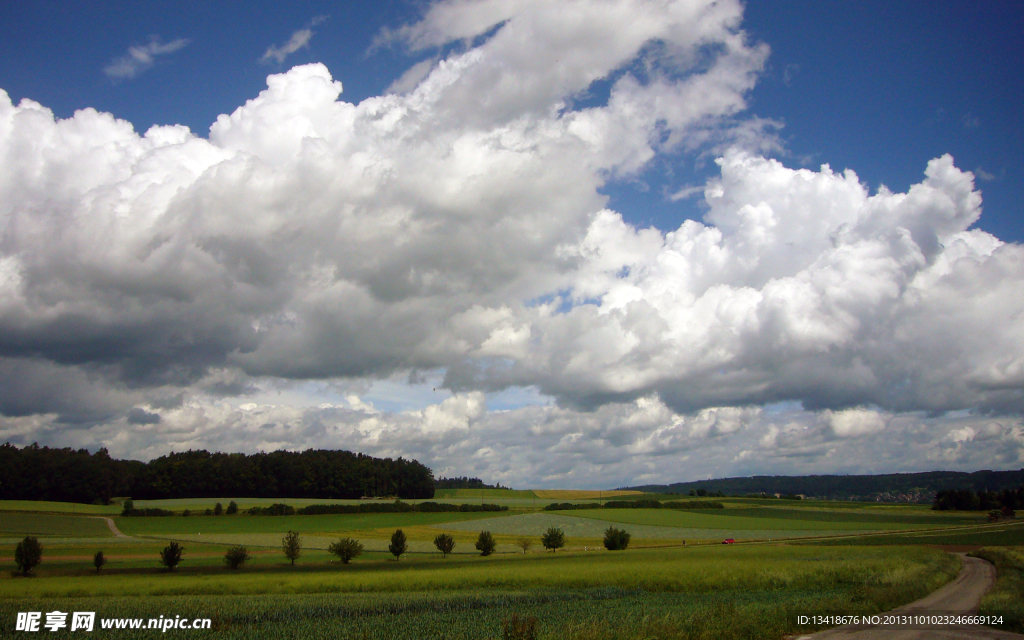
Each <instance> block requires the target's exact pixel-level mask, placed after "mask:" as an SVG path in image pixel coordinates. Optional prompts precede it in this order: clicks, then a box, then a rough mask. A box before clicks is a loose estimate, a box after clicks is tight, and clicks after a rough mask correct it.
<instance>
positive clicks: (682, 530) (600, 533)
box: [435, 509, 882, 546]
mask: <svg viewBox="0 0 1024 640" xmlns="http://www.w3.org/2000/svg"><path fill="white" fill-rule="evenodd" d="M571 513H572V514H573V515H571V516H570V515H562V514H560V513H551V512H542V513H525V514H521V515H513V516H506V517H504V518H491V519H486V520H477V521H474V522H453V523H448V524H444V525H435V528H439V529H440V528H443V529H448V530H461V531H480V530H482V529H487V530H488V531H490V532H491V533H496V534H499V533H500V534H504V535H509V536H536V537H539V536H540V535H541V534H542V533H544V531H546V530H547V528H548V527H558V528H560V529H562V530H563V531H564V532H565V535H566V536H567V538H568V544H569V545H570V546H572V545H573V544H574V542H573V541H574V539H582V541H581V542H580V544H584V543H587V544H590V545H594V544H598V545H599V544H600V540H601V539H602V538H603V537H604V532H605V530H606V529H607V528H608V527H610V526H615V527H619V528H625V529H626V530H627V531H629V533H630V535H632V536H633V539H634V540H637V541H641V540H676V541H680V542H681V541H683V540H694V541H709V540H714V541H719V540H722V539H723V538H735V539H737V540H768V539H771V540H780V539H782V538H800V537H811V536H821V535H823V534H829V535H849V534H854V533H858V532H863V531H864V530H869V531H876V530H878V529H881V528H882V527H879V526H878V525H875V526H872V527H870V528H868V527H866V526H865V527H860V528H839V527H834V526H818V525H820V524H821V523H816V522H813V521H811V522H803V524H805V525H806V526H808V527H809V528H807V529H797V528H794V527H793V525H794V523H800V522H801V521H793V520H769V519H765V520H763V521H761V520H746V519H744V520H742V521H741V522H740V524H741V525H742V526H741V527H736V528H728V527H729V523H730V522H731V521H732V520H739V519H728V520H723V521H715V520H708V519H701V518H694V519H691V520H687V519H685V518H676V517H674V516H691V515H695V516H700V515H702V514H691V513H676V512H668V513H666V512H663V511H661V510H657V511H648V510H644V509H621V510H620V509H607V510H605V509H601V510H594V511H589V510H584V511H572V512H571ZM618 514H623V515H622V516H621V517H620V516H619V515H618ZM637 520H641V521H644V520H646V521H648V522H652V523H663V524H632V523H631V521H632V522H635V521H637ZM665 523H672V525H669V524H665ZM780 524H781V525H782V526H780V527H779V528H755V527H772V526H777V525H780ZM826 524H827V523H826ZM673 525H674V526H673ZM687 525H689V526H687Z"/></svg>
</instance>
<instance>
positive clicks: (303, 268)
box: [0, 0, 1024, 485]
mask: <svg viewBox="0 0 1024 640" xmlns="http://www.w3.org/2000/svg"><path fill="white" fill-rule="evenodd" d="M741 9H742V7H741V5H740V3H738V2H735V1H725V2H721V1H720V2H710V1H708V2H703V1H697V0H694V1H689V2H683V1H674V2H670V1H665V2H633V1H630V0H621V1H619V2H615V3H605V2H600V3H598V2H584V1H579V2H574V3H573V9H572V10H571V11H570V10H566V8H565V7H564V6H563V5H557V6H556V5H552V4H551V3H543V2H539V3H529V2H527V3H505V2H483V3H464V2H454V1H453V2H442V3H438V4H436V5H434V6H432V7H431V8H430V9H429V10H428V11H427V13H426V14H425V17H424V19H423V20H422V21H420V22H417V23H416V24H412V25H409V26H407V27H405V28H402V29H399V30H396V31H394V32H392V33H391V35H390V36H389V37H391V38H392V39H394V40H396V41H401V42H404V43H406V44H407V45H408V46H409V47H411V48H415V49H421V50H428V49H430V50H436V51H437V57H436V61H435V58H430V60H429V62H428V63H420V64H419V65H418V66H416V67H413V68H412V69H410V71H409V72H408V73H406V74H405V75H404V76H402V78H400V79H399V81H398V82H397V83H396V85H394V87H393V91H392V92H390V93H387V94H386V95H382V96H377V97H372V98H369V99H366V100H364V101H362V102H360V103H358V104H352V103H348V102H345V101H344V100H343V99H341V95H342V83H341V82H340V81H337V80H335V79H334V77H333V76H332V75H331V73H330V72H329V71H328V69H327V68H326V67H324V66H323V65H320V64H312V65H305V66H298V67H295V68H293V69H291V70H289V71H287V72H285V73H281V74H275V75H271V76H270V77H269V78H268V79H267V89H266V90H264V91H262V92H261V93H260V94H259V95H258V96H255V97H254V98H252V99H251V100H249V101H248V102H246V104H244V105H242V106H240V107H238V108H237V109H236V110H234V111H233V112H232V113H230V114H224V115H221V116H220V117H218V119H217V121H216V122H215V123H214V124H213V125H212V127H211V128H210V133H209V137H208V138H202V137H197V136H196V135H194V134H193V133H192V132H191V131H189V130H188V129H187V128H185V127H182V126H177V125H170V126H157V127H153V128H151V129H150V130H148V131H146V132H145V133H144V134H142V135H139V134H138V133H136V132H135V131H134V130H133V128H132V126H131V125H130V124H129V123H127V122H124V121H122V120H118V119H116V118H115V117H114V116H113V115H110V114H105V113H99V112H97V111H95V110H92V109H83V110H81V111H78V112H76V113H75V115H74V116H73V117H71V118H68V119H65V120H59V119H55V118H54V117H53V114H52V113H51V112H50V111H49V110H47V109H46V108H45V107H43V106H42V105H39V104H37V103H34V102H32V101H29V100H24V101H22V102H21V103H20V104H18V105H14V104H12V102H11V101H10V98H9V97H8V96H7V94H6V93H0V167H2V169H3V170H2V171H0V375H5V376H7V378H8V379H10V380H12V381H16V385H15V387H13V388H14V389H16V390H13V391H12V390H8V389H3V390H2V391H0V409H2V412H3V414H4V415H5V416H8V420H9V421H8V423H6V424H7V425H8V426H4V427H0V429H8V431H6V433H10V434H14V435H16V436H17V437H19V438H21V437H23V436H24V434H25V433H26V429H30V427H29V426H26V425H30V424H32V425H36V426H34V427H31V428H37V429H39V430H40V431H39V432H40V433H51V434H56V433H65V435H64V436H60V437H63V438H65V439H66V440H67V441H68V442H103V443H105V444H107V446H110V448H111V450H112V451H114V450H118V451H123V452H125V454H127V455H139V456H146V455H154V454H158V453H159V452H162V451H164V450H166V448H167V445H166V444H164V443H168V442H173V443H176V446H178V447H179V448H181V447H186V446H206V447H212V448H238V447H242V448H246V449H251V448H252V447H254V446H258V447H261V448H265V449H271V448H280V447H287V448H301V447H305V446H332V447H336V446H348V447H352V448H358V449H360V450H364V451H367V452H372V453H376V454H381V455H414V456H419V457H422V459H424V460H425V461H428V462H431V463H432V464H437V465H440V468H441V469H442V470H445V469H450V470H452V471H451V472H452V473H455V472H456V469H457V465H459V464H462V465H465V466H463V467H461V469H462V470H461V471H458V473H459V474H460V475H462V474H473V473H474V471H477V470H485V469H486V470H489V472H488V473H489V476H490V477H492V478H495V479H501V480H502V481H504V479H505V478H511V477H518V476H515V474H517V473H524V471H523V470H524V469H526V470H531V472H535V473H537V474H539V476H538V477H541V476H543V477H544V478H547V479H548V480H546V481H545V482H551V483H556V482H561V481H564V482H572V483H575V484H576V485H580V484H584V483H585V482H589V481H591V480H592V479H594V478H599V477H600V476H601V474H600V472H599V468H600V467H601V465H611V466H612V467H614V468H616V469H620V470H621V477H622V478H623V480H624V481H625V480H626V475H627V473H634V474H636V476H637V477H643V478H654V477H663V476H664V473H667V472H665V471H664V468H665V467H664V465H661V464H660V463H659V462H658V461H659V460H666V459H673V460H676V461H677V462H680V463H681V461H683V460H686V459H688V458H690V459H692V458H693V456H691V452H692V451H702V452H704V453H702V454H701V456H703V457H704V458H706V460H707V461H715V465H719V466H717V467H716V466H714V465H711V463H710V462H707V464H704V466H702V467H699V468H701V469H708V473H711V472H712V470H713V469H726V468H736V469H739V468H753V467H752V466H751V465H753V464H755V463H757V461H758V460H797V459H807V460H811V461H819V462H808V463H806V468H813V465H814V464H824V463H821V462H820V461H821V460H825V459H826V458H828V457H829V456H838V455H841V454H842V452H843V451H844V447H852V446H855V444H856V443H863V442H865V441H870V442H879V441H881V440H882V439H883V438H891V437H904V438H912V437H918V436H917V435H914V434H915V433H916V432H914V430H913V429H912V428H911V427H910V426H908V425H906V424H904V423H903V422H901V420H902V419H903V417H907V416H910V417H908V418H907V420H910V421H911V422H913V421H917V422H916V424H925V425H933V426H932V427H929V428H931V429H933V431H934V429H938V428H939V427H935V426H934V425H936V424H940V423H937V422H928V420H932V418H926V417H922V416H929V415H931V416H940V415H942V414H944V413H945V412H958V411H961V412H962V411H974V412H978V413H987V414H989V415H991V416H1000V415H1009V416H1019V415H1020V413H1021V411H1022V410H1024V393H1022V391H1024V374H1022V372H1024V360H1022V359H1021V358H1020V357H1018V356H1016V355H1015V354H1020V353H1024V349H1022V347H1024V329H1022V326H1021V324H1020V322H1019V318H1020V317H1021V314H1022V313H1024V290H1022V289H1024V250H1022V248H1021V247H1020V246H1019V245H1014V244H1007V243H1003V242H1001V241H999V240H998V239H997V238H995V237H993V236H991V235H989V234H986V233H984V232H982V231H978V230H975V229H971V226H972V224H973V223H974V222H975V221H976V220H977V219H978V217H979V216H980V215H981V196H980V194H979V192H978V191H977V190H976V189H975V185H974V176H973V175H972V174H971V173H970V172H966V171H962V170H960V169H958V168H957V167H956V165H955V163H954V161H953V159H952V158H951V157H949V156H942V157H939V158H935V159H933V160H931V161H930V162H927V165H926V166H924V169H925V171H924V177H923V179H922V181H921V182H920V183H918V184H915V185H913V186H911V187H910V188H909V190H908V191H907V192H906V193H892V192H890V191H888V190H885V189H881V190H879V191H878V192H876V193H871V192H870V191H869V190H868V189H867V188H866V187H865V186H864V185H863V184H862V183H861V182H860V181H859V179H858V178H857V176H856V174H855V173H854V172H853V171H850V170H845V171H841V172H840V171H835V170H833V169H832V168H830V167H829V166H827V165H825V166H822V167H821V168H820V170H818V171H812V170H806V169H800V170H796V169H791V168H788V167H786V166H784V165H783V164H782V163H780V162H779V161H776V160H773V159H770V158H768V157H765V155H764V154H765V153H768V152H770V151H771V150H772V149H774V148H777V145H778V142H777V139H776V138H775V136H774V132H775V131H776V130H777V129H778V127H779V126H780V125H779V124H778V123H775V122H772V121H766V120H758V119H756V118H752V117H745V116H744V115H743V111H744V109H745V108H746V96H747V93H748V92H749V90H750V89H751V87H752V86H753V85H754V83H755V82H756V80H757V78H758V75H759V74H760V73H761V71H762V69H763V66H764V62H765V60H766V57H767V55H768V50H767V47H766V46H764V45H761V44H758V43H754V42H752V41H750V39H749V38H748V37H747V36H746V35H745V34H744V33H743V31H742V30H741V29H740V22H741V18H742V12H741ZM570 17H571V19H570ZM300 33H301V32H296V34H295V36H293V38H292V40H291V41H290V42H289V43H288V44H287V45H284V46H283V47H280V48H275V47H271V49H269V50H268V52H267V56H270V58H272V59H277V55H278V54H280V55H281V57H280V60H279V61H283V60H284V59H285V57H286V56H287V55H288V53H290V52H294V51H296V50H298V49H299V48H301V47H302V46H304V45H305V44H306V43H308V41H309V37H311V36H312V32H311V31H310V32H309V34H308V35H306V36H301V37H298V39H296V37H297V36H300ZM303 38H305V39H303ZM176 42H177V41H176ZM456 42H466V43H469V44H467V45H466V46H464V47H452V48H450V50H449V49H446V48H445V47H447V45H450V44H451V43H456ZM293 45H294V46H293ZM162 46H165V47H166V46H169V45H162ZM182 46H184V45H182ZM179 48H180V47H179ZM289 49H290V51H287V50H289ZM272 51H273V52H276V53H272ZM444 51H449V52H448V53H444ZM149 55H150V60H151V58H152V55H158V52H152V53H151V54H149ZM267 56H264V57H265V58H266V57H267ZM552 61H554V63H552ZM598 81H602V82H606V83H607V84H608V85H609V91H608V98H607V99H606V100H604V101H603V102H602V103H600V104H591V103H590V102H588V103H587V104H588V106H586V107H580V108H576V107H574V106H573V105H574V100H575V99H576V98H577V97H579V96H581V95H585V94H586V93H587V92H588V90H589V89H590V88H591V87H592V85H593V84H594V83H595V82H598ZM679 153H690V154H694V155H696V156H701V155H704V154H708V153H712V154H716V155H717V157H718V160H717V162H718V165H719V168H720V175H719V176H717V177H715V178H714V179H712V180H710V181H709V182H708V183H707V184H705V185H703V186H702V187H700V188H699V189H698V190H696V191H694V190H684V191H681V192H680V194H679V195H680V197H686V196H687V195H691V194H696V193H701V194H702V195H703V201H704V204H705V205H706V215H705V216H704V219H703V221H696V220H688V221H686V222H684V223H683V224H682V225H681V226H680V227H679V228H677V229H670V230H659V229H654V228H646V229H644V228H638V227H635V226H632V225H630V224H628V223H627V222H626V221H625V220H624V219H623V217H622V215H621V214H620V213H619V212H616V211H612V210H610V209H608V208H607V198H606V197H605V196H603V195H601V194H600V192H599V189H600V188H601V187H602V186H605V185H606V184H608V183H609V181H612V180H617V179H629V178H630V177H635V176H637V175H639V174H640V173H642V172H643V171H644V170H645V168H647V167H649V166H650V165H651V163H652V162H653V161H654V160H655V159H657V158H658V157H661V156H663V155H665V154H679ZM922 164H924V159H923V160H922ZM424 371H432V372H440V373H439V375H441V376H443V377H444V382H443V384H441V385H440V386H441V388H442V389H443V390H448V391H451V392H453V393H454V395H453V396H452V397H451V398H449V399H447V400H443V401H441V402H439V403H438V402H433V401H431V402H426V403H423V405H422V406H421V407H419V408H417V409H415V410H410V411H411V412H409V411H406V412H403V411H396V410H391V411H385V410H379V409H377V408H375V406H374V403H373V401H372V399H367V398H366V397H365V394H364V393H363V391H362V390H360V389H359V388H356V387H359V386H360V385H362V386H365V385H366V384H367V381H372V380H375V379H382V378H387V377H389V376H408V378H409V379H410V380H413V379H415V378H416V377H417V376H418V375H420V374H421V372H424ZM5 372H6V373H5ZM47 376H61V379H64V380H67V381H68V388H70V389H74V390H76V391H75V392H74V393H65V392H64V391H61V392H57V391H54V388H55V387H54V385H53V384H52V383H50V382H49V380H48V379H47ZM320 379H325V380H331V381H340V382H339V383H338V384H340V385H341V386H345V385H354V386H352V388H347V389H343V390H342V391H341V392H339V393H340V395H339V396H338V402H337V403H328V404H330V405H331V406H320V405H321V404H323V403H315V404H310V405H308V406H300V405H297V404H291V405H287V406H285V405H277V404H275V403H271V402H267V401H265V400H259V401H256V400H253V399H252V398H253V397H255V396H258V395H259V394H261V393H264V392H265V391H266V389H267V388H268V385H273V384H277V382H280V381H287V380H320ZM275 381H277V382H275ZM509 388H530V389H536V390H537V393H538V394H540V395H541V396H542V397H546V398H553V399H554V400H555V401H556V403H555V404H554V405H545V406H531V407H519V408H514V409H513V410H507V411H495V410H488V409H487V407H486V399H487V394H489V393H494V392H499V391H501V390H504V389H509ZM243 396H244V397H248V398H250V400H251V401H249V402H247V403H246V405H244V406H245V407H248V408H245V409H243V408H242V406H238V407H236V406H235V405H233V404H231V402H230V401H229V400H231V399H233V398H236V397H243ZM787 403H789V404H795V405H799V406H802V407H803V408H805V409H806V411H803V410H802V412H797V413H795V414H793V415H792V416H789V417H788V418H787V419H785V420H782V419H779V418H778V416H774V415H772V414H771V413H770V412H769V411H768V410H767V409H765V407H770V406H776V405H780V404H781V405H785V406H788V404H787ZM922 412H924V413H922ZM153 416H156V417H153ZM157 418H159V419H157ZM31 420H36V422H31ZM70 424H74V425H79V427H75V428H76V429H78V430H77V431H72V430H71V427H66V426H64V427H62V426H61V425H70ZM941 424H942V425H945V424H946V423H941ZM1007 424H1010V425H1016V426H1006V425H1004V426H1003V427H1001V429H1003V430H1002V431H999V433H1000V434H1001V435H999V436H998V438H1001V439H1002V440H1000V441H1001V442H1002V441H1005V442H1016V440H1014V438H1015V437H1017V436H1015V435H1013V434H1018V435H1019V429H1020V428H1019V422H1013V421H1010V422H1009V423H1007ZM40 425H42V426H40ZM46 425H49V426H46ZM81 425H85V426H81ZM973 425H974V423H973V422H971V423H970V424H963V425H959V426H958V427H957V428H960V427H961V426H962V427H963V428H967V427H970V428H972V429H974V428H975V426H973ZM83 429H84V431H83ZM1014 429H1016V430H1017V431H1014ZM62 430H63V431H62ZM933 436H934V437H933ZM12 437H14V436H12ZM52 437H53V438H55V439H59V438H58V437H57V436H52ZM920 437H921V438H925V436H920ZM942 437H943V436H942V435H939V436H936V435H935V434H934V433H933V432H929V435H928V436H927V438H926V439H927V441H928V442H929V443H931V444H930V445H929V446H931V447H932V448H931V449H928V450H929V451H933V452H938V453H935V455H936V457H935V458H934V459H935V460H948V459H949V457H948V456H954V459H955V460H958V461H962V460H966V459H968V458H965V457H964V456H968V455H973V454H970V452H971V451H973V449H971V443H973V442H974V440H970V441H968V440H961V441H955V440H954V441H943V440H942ZM517 443H518V444H517ZM848 443H849V444H848ZM936 443H938V444H936ZM943 443H944V444H943ZM965 443H967V444H965ZM115 445H116V446H115ZM1015 446H1016V445H1015ZM943 447H944V448H943ZM957 447H959V449H958V448H957ZM1012 451H1014V452H1018V453H1010V454H1007V455H1009V456H1010V457H1009V458H1007V460H1012V459H1016V458H1013V456H1018V457H1019V447H1018V448H1016V449H1012ZM133 452H134V453H133ZM830 452H831V453H830ZM950 452H951V453H950ZM944 456H945V457H944ZM957 456H959V457H957ZM627 459H628V461H627ZM1008 464H1009V463H1008ZM730 465H731V466H730ZM743 465H746V466H743ZM673 468H675V467H673ZM689 472H690V471H689V470H687V469H686V468H684V467H679V468H678V473H680V474H683V473H689ZM694 472H695V471H694ZM480 473H483V471H480ZM659 474H661V475H659ZM609 477H610V476H609ZM616 477H619V476H616Z"/></svg>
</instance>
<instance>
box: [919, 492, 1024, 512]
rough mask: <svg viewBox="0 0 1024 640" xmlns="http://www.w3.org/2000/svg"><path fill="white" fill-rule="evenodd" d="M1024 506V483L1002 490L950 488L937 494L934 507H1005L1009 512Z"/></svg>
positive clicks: (941, 508) (980, 508)
mask: <svg viewBox="0 0 1024 640" xmlns="http://www.w3.org/2000/svg"><path fill="white" fill-rule="evenodd" d="M1020 508H1024V485H1022V486H1020V487H1018V488H1017V489H1003V490H1002V491H979V492H977V493H975V492H973V491H971V490H970V489H960V490H956V489H949V490H947V491H939V492H938V493H936V494H935V501H934V502H932V509H934V510H936V511H992V510H1002V509H1005V510H1007V511H1008V512H1011V511H1015V510H1017V509H1020Z"/></svg>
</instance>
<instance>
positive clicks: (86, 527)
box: [0, 513, 114, 538]
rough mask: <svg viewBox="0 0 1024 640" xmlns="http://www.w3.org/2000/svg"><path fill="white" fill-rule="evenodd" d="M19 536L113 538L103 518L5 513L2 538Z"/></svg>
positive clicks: (1, 519) (0, 530)
mask: <svg viewBox="0 0 1024 640" xmlns="http://www.w3.org/2000/svg"><path fill="white" fill-rule="evenodd" d="M17 535H34V536H65V537H67V536H74V537H76V538H91V537H112V536H113V535H114V534H113V532H111V531H110V527H108V526H107V523H106V521H105V520H103V519H102V518H89V517H78V516H61V515H50V514H42V513H5V514H3V515H2V516H0V538H6V537H10V536H17Z"/></svg>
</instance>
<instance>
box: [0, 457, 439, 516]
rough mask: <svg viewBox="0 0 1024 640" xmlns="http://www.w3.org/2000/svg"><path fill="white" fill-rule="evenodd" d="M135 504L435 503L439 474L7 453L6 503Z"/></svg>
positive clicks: (416, 467) (398, 466)
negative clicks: (211, 500)
mask: <svg viewBox="0 0 1024 640" xmlns="http://www.w3.org/2000/svg"><path fill="white" fill-rule="evenodd" d="M115 496H123V497H132V498H135V499H150V500H154V499H165V498H208V497H220V496H232V497H247V498H361V497H363V496H371V497H378V496H379V497H383V496H395V497H399V498H408V499H423V498H433V497H434V477H433V473H432V472H431V470H430V469H428V468H427V467H426V466H424V465H422V464H420V463H419V462H417V461H415V460H405V459H403V458H398V459H396V460H392V459H391V458H374V457H372V456H368V455H364V454H361V453H352V452H350V451H326V450H312V449H310V450H307V451H301V452H293V451H274V452H272V453H262V452H261V453H256V454H252V455H246V454H243V453H210V452H208V451H203V450H199V451H186V452H181V453H171V454H169V455H166V456H162V457H160V458H156V459H154V460H151V461H150V462H147V463H144V462H139V461H137V460H115V459H113V458H111V457H110V455H109V453H108V452H107V450H106V449H100V450H99V451H97V452H96V453H90V452H89V451H87V450H85V449H77V450H76V449H56V448H53V449H51V448H49V447H39V446H38V445H35V444H33V445H30V446H27V447H23V448H20V449H19V448H18V447H16V446H13V445H11V444H10V443H6V444H4V445H0V499H4V500H52V501H59V502H78V503H100V504H107V503H109V502H110V500H111V499H112V498H113V497H115Z"/></svg>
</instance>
